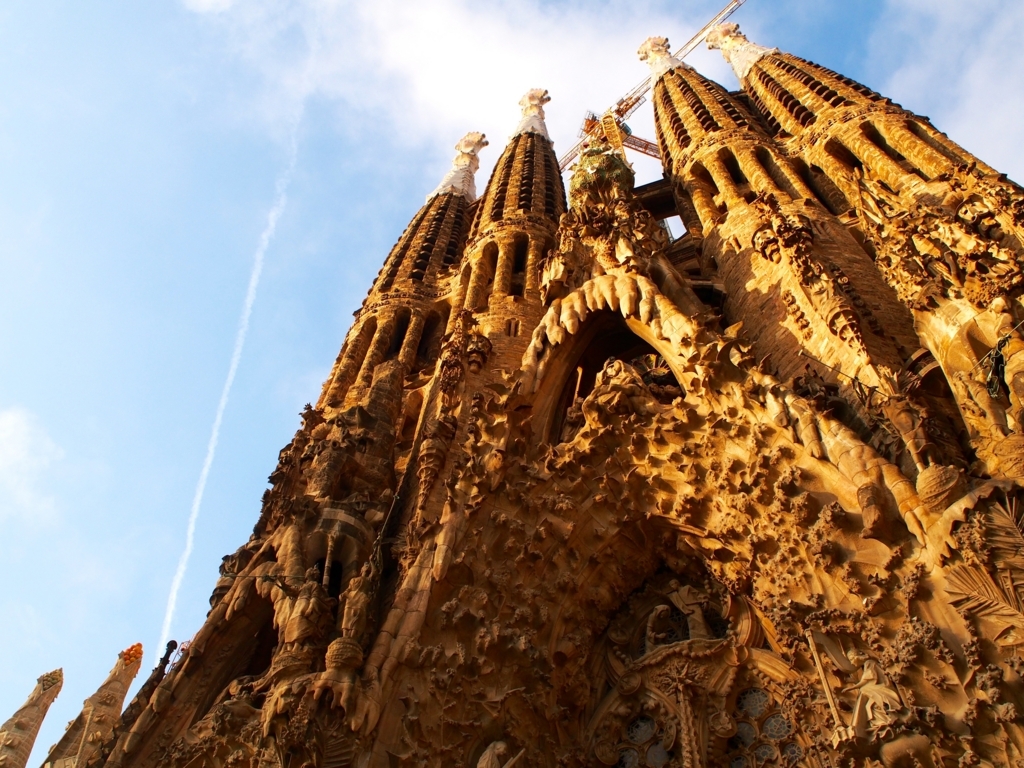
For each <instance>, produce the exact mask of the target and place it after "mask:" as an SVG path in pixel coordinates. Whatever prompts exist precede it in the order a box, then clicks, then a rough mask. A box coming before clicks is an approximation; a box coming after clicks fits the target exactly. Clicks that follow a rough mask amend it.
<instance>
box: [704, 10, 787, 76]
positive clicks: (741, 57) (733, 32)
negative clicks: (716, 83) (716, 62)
mask: <svg viewBox="0 0 1024 768" xmlns="http://www.w3.org/2000/svg"><path fill="white" fill-rule="evenodd" d="M707 44H708V48H711V49H712V50H715V49H716V48H717V49H720V50H721V51H722V55H723V56H724V57H725V60H726V61H728V62H729V64H731V65H732V70H733V72H735V73H736V77H737V78H739V81H740V82H741V83H742V82H743V81H744V80H746V78H747V75H748V74H750V68H751V67H752V66H754V65H755V64H756V63H757V62H758V61H760V60H761V59H763V58H764V57H765V56H768V55H769V54H772V53H778V52H779V49H778V48H765V47H764V46H762V45H758V44H757V43H752V42H750V41H749V40H747V36H746V35H744V34H743V33H742V32H740V25H739V24H732V23H729V24H719V25H718V26H717V27H715V28H714V29H712V30H711V32H710V33H709V34H708V36H707Z"/></svg>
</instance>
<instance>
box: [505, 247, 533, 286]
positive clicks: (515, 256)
mask: <svg viewBox="0 0 1024 768" xmlns="http://www.w3.org/2000/svg"><path fill="white" fill-rule="evenodd" d="M513 247H514V251H513V253H512V282H511V284H510V285H509V289H508V295H509V296H522V295H523V294H524V293H525V292H526V255H527V253H528V251H529V248H530V241H529V239H528V238H526V237H522V236H518V237H516V239H515V241H514V244H513Z"/></svg>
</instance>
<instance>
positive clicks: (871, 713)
mask: <svg viewBox="0 0 1024 768" xmlns="http://www.w3.org/2000/svg"><path fill="white" fill-rule="evenodd" d="M847 656H848V658H849V659H850V662H851V663H852V664H853V665H854V666H855V667H859V668H860V676H859V677H858V678H857V682H855V683H853V684H852V685H848V686H847V687H846V688H844V689H843V690H844V691H846V692H855V693H856V694H857V701H856V702H855V703H854V705H853V720H852V722H851V724H850V727H851V728H853V730H854V732H855V733H856V734H857V735H858V736H860V737H862V738H867V737H868V736H869V735H872V734H874V733H875V732H877V731H878V730H879V729H881V728H884V727H885V726H887V725H890V724H891V723H892V722H893V721H894V720H895V717H894V715H893V712H898V711H899V710H901V709H902V708H903V701H902V700H901V699H900V695H899V692H898V691H897V690H896V689H895V688H894V687H893V685H892V683H891V682H889V677H888V676H887V675H886V673H885V669H884V668H883V667H882V665H881V664H879V663H878V662H877V661H875V660H874V659H872V658H871V657H870V656H868V655H867V654H866V653H863V652H862V651H859V650H857V649H856V648H855V649H853V650H852V651H850V652H849V653H848V654H847Z"/></svg>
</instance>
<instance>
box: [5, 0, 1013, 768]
mask: <svg viewBox="0 0 1024 768" xmlns="http://www.w3.org/2000/svg"><path fill="white" fill-rule="evenodd" d="M721 4H722V0H673V1H672V2H668V1H667V0H666V1H665V2H658V1H657V0H633V1H632V2H624V1H623V2H616V1H612V2H539V0H520V2H517V3H511V2H509V3H488V2H484V1H483V0H473V1H472V2H470V0H437V1H436V2H429V1H428V2H418V3H414V2H399V1H398V0H378V1H377V2H375V3H373V4H372V6H371V5H369V4H354V3H345V2H338V1H336V0H187V2H182V0H152V1H151V2H147V3H129V2H111V1H101V0H92V2H81V1H79V2H70V1H67V0H65V1H64V2H59V1H57V0H6V2H4V3H3V4H2V5H0V94H3V96H2V98H0V372H2V373H0V584H2V585H3V589H2V590H0V616H2V617H3V619H2V621H0V720H3V719H5V718H6V717H7V716H8V715H9V714H10V713H11V712H12V711H13V710H14V709H15V708H16V707H17V706H19V705H20V704H21V703H22V701H23V700H24V698H25V696H26V695H27V694H28V692H29V691H30V690H31V688H32V686H33V685H34V681H35V678H36V677H37V676H38V675H39V674H41V673H42V672H45V671H48V670H50V669H53V668H56V667H58V666H62V667H63V668H64V672H65V685H64V691H63V693H62V694H61V696H60V697H59V698H58V700H57V702H56V704H55V705H54V707H53V708H52V710H51V714H50V717H49V718H48V720H47V723H46V726H45V727H44V730H43V733H42V734H41V735H40V738H39V743H38V745H37V750H36V752H35V755H34V757H33V760H34V761H36V762H39V761H41V759H42V757H43V755H44V750H45V749H46V747H47V746H48V745H49V744H52V743H53V742H55V741H56V740H57V738H58V736H59V734H60V733H61V731H62V729H63V726H64V724H65V723H66V722H67V721H68V720H70V719H72V718H73V717H74V716H75V715H76V714H77V712H78V710H79V708H80V706H81V702H82V700H83V699H84V698H85V697H86V696H88V695H90V694H91V693H92V692H93V691H94V690H95V688H96V686H97V685H98V684H99V682H100V681H101V680H102V679H103V677H104V676H105V675H106V673H107V671H108V670H109V668H110V667H111V666H112V665H113V662H114V659H115V656H116V653H117V652H118V651H119V650H121V649H123V648H125V647H127V646H128V645H130V644H131V643H134V642H136V641H141V642H142V643H143V644H144V645H145V646H146V652H147V655H146V659H145V660H144V662H143V673H142V675H143V676H144V675H145V673H146V671H147V670H148V669H149V668H150V667H151V666H152V664H153V663H154V662H155V658H156V656H157V655H158V653H155V652H156V651H157V650H158V649H157V648H156V644H157V641H158V639H159V635H160V629H161V624H162V620H163V615H164V609H165V605H166V601H167V595H168V589H169V587H170V583H171V580H172V577H173V575H174V571H175V568H176V566H177V563H178V559H179V557H180V554H181V550H182V547H183V545H184V536H185V526H186V522H187V519H188V515H189V508H190V506H191V503H192V498H193V493H194V492H195V485H196V481H197V479H198V477H199V473H200V470H201V468H202V464H203V459H204V456H205V454H206V447H207V441H208V439H209V436H210V429H211V425H212V423H213V418H214V414H215V411H216V408H217V402H218V399H219V397H220V394H221V388H222V387H223V384H224V378H225V376H226V374H227V371H228V365H229V361H230V358H231V353H232V349H233V346H234V344H235V338H236V331H237V327H238V322H239V313H240V311H241V308H242V303H243V300H244V298H245V293H246V286H247V283H248V280H249V276H250V270H251V268H252V263H253V256H254V253H255V251H256V248H257V246H258V245H259V240H260V235H261V233H262V232H263V231H264V229H265V227H266V224H267V216H268V213H269V211H270V209H271V207H272V206H273V205H274V202H275V185H276V184H277V183H278V182H279V180H280V179H281V175H282V173H283V172H284V170H285V168H286V167H287V165H288V162H289V146H290V144H291V142H292V141H294V142H295V146H296V147H297V153H296V162H295V167H294V172H293V174H292V175H291V176H290V184H289V186H288V189H287V202H286V205H285V207H284V209H283V212H282V215H281V217H280V220H279V222H278V226H277V229H276V232H275V234H274V237H273V239H272V241H271V242H270V244H269V247H268V249H267V251H266V254H265V268H264V271H263V274H262V280H261V283H260V285H259V291H258V294H257V297H256V301H255V304H254V306H253V314H252V319H251V326H250V329H249V335H248V338H247V341H246V347H245V350H244V354H243V356H242V358H241V362H240V366H239V368H238V373H237V377H236V379H235V383H234V388H233V391H232V393H231V397H230V400H229V401H228V404H227V408H226V410H225V413H224V421H223V428H222V431H221V435H220V442H219V445H218V449H217V453H216V457H215V460H214V462H213V464H212V466H211V472H210V476H209V483H208V485H207V488H206V494H205V498H204V500H203V504H202V508H201V511H200V516H199V520H198V525H197V529H196V540H195V551H194V553H193V555H192V558H191V562H190V566H189V569H188V571H187V573H186V575H185V578H184V581H183V585H182V592H181V597H180V600H179V603H178V610H177V612H176V615H175V617H174V621H173V624H172V636H173V637H176V638H177V639H179V640H181V639H186V638H187V637H189V636H190V635H191V634H193V633H194V632H195V630H196V629H197V628H198V627H199V625H200V624H201V622H202V620H203V618H204V616H205V612H206V608H207V605H208V604H207V599H208V596H209V592H210V590H211V588H212V586H213V583H214V580H215V576H216V568H217V565H218V564H219V562H220V557H221V556H222V555H223V554H226V553H228V552H231V551H233V550H234V549H235V548H236V547H237V546H239V545H240V544H241V543H243V542H244V541H245V540H246V538H247V537H248V535H249V533H250V531H251V528H252V525H253V523H254V522H255V520H256V517H257V515H258V512H259V502H260V496H261V494H262V492H263V490H264V488H265V487H266V477H267V475H268V474H269V473H270V472H271V471H272V469H273V467H274V464H275V462H276V458H277V453H278V451H279V450H280V449H281V448H282V447H283V446H284V444H285V443H287V442H288V440H290V439H291V436H292V434H293V433H294V430H295V429H296V427H297V426H298V412H299V411H300V410H301V408H302V405H303V403H305V402H307V401H310V400H314V399H315V398H316V396H317V394H318V392H319V387H320V382H321V381H322V380H323V378H324V377H325V376H326V375H327V372H328V370H329V367H330V365H331V363H332V361H333V360H334V358H335V356H336V354H337V352H338V349H339V348H340V345H341V342H342V339H343V337H344V334H345V331H346V330H347V329H348V326H349V324H350V323H351V320H352V312H353V311H354V310H356V309H357V308H358V306H359V303H360V302H361V300H362V298H363V296H365V294H366V290H367V289H368V287H369V285H370V282H371V281H372V279H373V276H374V275H375V274H376V272H377V270H378V268H379V266H380V264H381V262H382V260H383V259H384V257H385V256H386V254H387V252H388V250H389V249H390V247H391V245H392V243H393V242H394V241H395V240H396V239H397V238H398V236H399V234H400V233H401V231H402V229H403V227H404V226H405V224H406V223H407V222H408V220H409V219H410V218H411V216H412V215H413V213H414V212H415V211H416V209H417V208H418V207H419V205H420V204H421V203H422V202H423V198H424V196H425V195H426V194H427V193H428V192H430V190H431V189H433V187H434V186H435V185H436V184H437V182H438V180H439V179H440V177H441V175H442V174H443V173H444V171H445V169H446V168H447V166H448V163H449V161H450V159H451V156H452V155H453V154H454V151H453V149H452V147H453V145H454V143H455V141H456V140H457V139H458V138H459V137H460V136H461V135H462V134H463V133H464V132H466V131H468V130H483V131H485V132H486V133H487V134H488V137H489V138H490V140H491V146H490V147H489V148H488V149H486V150H485V151H484V153H483V154H482V167H481V171H480V174H479V175H478V179H477V182H478V186H479V187H481V188H482V186H483V184H484V183H485V182H486V180H487V176H488V175H489V173H490V168H491V165H492V164H493V162H494V160H495V159H496V157H497V155H498V153H499V152H500V150H501V147H502V145H503V144H504V142H505V139H506V137H507V135H508V133H509V132H510V131H511V130H512V129H513V128H514V126H515V124H516V122H517V119H518V108H517V106H516V102H517V101H518V99H519V97H520V96H521V95H522V93H523V92H525V91H526V90H527V89H528V88H531V87H545V88H548V89H549V90H550V91H551V95H552V98H553V100H552V102H551V104H550V105H549V106H548V116H549V121H548V122H549V126H550V128H551V132H552V135H553V138H554V139H555V142H556V149H559V148H561V149H565V148H566V147H567V146H569V145H570V144H571V143H572V142H573V141H575V135H576V130H577V127H578V124H579V121H580V119H581V117H582V113H583V111H584V110H586V109H593V110H595V111H600V110H601V109H603V108H604V107H606V106H608V105H609V104H611V103H612V102H614V101H615V100H616V99H617V98H618V97H619V96H620V95H621V94H622V93H623V92H625V91H626V90H628V89H629V88H630V87H631V86H633V85H635V84H636V83H637V82H639V81H640V80H641V79H642V78H643V77H644V75H645V67H644V66H643V65H642V64H641V63H640V62H639V61H638V60H637V59H636V56H635V51H636V48H637V47H638V46H639V44H640V43H641V42H642V41H643V39H644V38H645V37H647V36H648V35H652V34H663V35H667V36H668V37H669V38H670V39H671V40H672V42H673V44H674V45H675V46H678V45H681V44H682V43H683V42H685V40H686V38H687V37H689V34H690V33H691V32H692V31H693V30H695V29H696V28H698V27H699V26H701V25H702V24H703V21H704V20H705V19H706V18H707V17H709V16H711V15H712V14H713V13H714V12H715V11H716V10H717V9H718V7H719V5H721ZM962 8H963V6H962V4H961V3H959V2H955V1H954V0H928V1H927V2H926V0H878V1H877V2H875V1H871V0H858V2H855V3H851V2H848V1H847V0H749V2H748V3H747V5H746V6H744V7H743V8H742V9H741V10H740V11H739V12H738V13H737V15H736V16H735V17H734V19H735V20H736V21H738V22H740V23H741V25H742V26H743V28H744V30H745V31H746V32H747V33H748V34H749V35H750V37H751V39H753V40H755V41H756V42H760V43H762V44H765V45H769V46H778V47H780V48H782V49H784V50H788V51H791V52H793V53H796V54H797V55H801V56H804V57H805V58H810V59H812V60H815V61H818V62H820V63H822V64H825V65H827V66H830V67H832V68H833V69H837V70H839V71H842V72H844V73H845V74H847V75H850V76H852V77H855V78H858V79H860V80H862V81H863V82H865V83H867V84H869V85H871V86H872V87H875V88H877V89H879V90H882V91H883V92H884V93H886V94H887V95H889V96H891V97H892V98H894V99H895V100H896V101H899V102H901V103H902V104H904V106H906V107H908V108H911V109H914V110H916V111H919V112H921V113H924V114H928V115H930V116H931V117H932V118H933V120H934V121H935V122H936V124H937V125H939V127H940V128H943V129H944V130H946V131H947V132H949V133H950V134H951V135H952V136H953V138H955V139H957V140H958V141H960V142H961V143H963V144H964V145H966V146H967V147H968V148H969V149H971V150H972V151H974V152H975V153H976V154H978V155H980V156H981V157H983V158H984V159H985V160H987V161H988V162H990V163H993V164H994V165H996V166H997V167H999V168H1000V169H1001V170H1003V171H1006V172H1007V173H1009V174H1010V175H1011V176H1012V177H1015V178H1017V179H1024V152H1022V151H1021V150H1020V146H1021V145H1022V140H1024V120H1022V119H1021V118H1022V117H1024V108H1022V107H1021V104H1022V103H1024V100H1022V96H1024V82H1022V80H1024V75H1022V74H1021V73H1024V53H1022V51H1021V50H1020V46H1019V40H1020V39H1024V6H1021V4H1019V3H1017V2H1012V1H1011V0H976V2H974V3H972V11H971V14H970V15H969V16H964V17H961V14H962ZM690 61H691V63H693V64H694V65H695V66H697V67H698V69H700V70H701V71H702V72H704V73H705V74H708V75H710V76H712V77H715V78H717V79H719V80H720V81H721V82H723V83H724V84H727V85H728V86H729V87H735V85H736V84H735V80H734V79H733V78H732V75H731V73H730V72H729V71H728V69H727V67H726V66H725V64H724V62H722V60H721V58H720V57H719V55H718V54H717V53H715V52H708V51H703V50H702V51H699V52H697V53H695V54H694V56H693V57H692V58H691V60H690ZM631 124H632V125H633V128H634V131H635V132H636V133H637V134H639V135H643V136H646V137H648V138H652V139H653V129H652V128H651V127H650V124H651V119H650V114H649V107H647V108H644V109H642V110H641V112H639V113H637V115H636V117H635V118H634V119H633V120H632V121H631ZM637 167H638V172H639V174H640V176H641V179H640V180H641V181H645V180H652V179H653V178H655V176H656V175H657V173H658V172H657V169H656V168H653V167H652V166H651V165H650V164H643V163H639V162H638V164H637Z"/></svg>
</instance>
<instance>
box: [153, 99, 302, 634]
mask: <svg viewBox="0 0 1024 768" xmlns="http://www.w3.org/2000/svg"><path fill="white" fill-rule="evenodd" d="M300 122H301V117H300V116H299V117H296V118H295V119H294V124H293V127H292V137H291V142H290V146H289V150H288V162H287V165H286V166H285V169H284V170H283V171H282V172H281V174H280V175H279V176H278V178H277V184H276V190H275V195H274V203H273V205H272V206H271V208H270V211H269V212H268V213H267V223H266V225H265V226H264V228H263V232H262V234H260V239H259V243H258V245H257V246H256V251H255V253H254V254H253V263H252V270H251V271H250V273H249V287H248V289H247V290H246V293H245V301H244V302H243V303H242V314H241V317H240V318H239V320H238V330H237V332H236V333H235V346H234V349H233V350H232V352H231V362H230V363H229V365H228V375H227V378H226V379H225V380H224V386H223V388H222V389H221V393H220V400H219V401H218V402H217V412H216V415H215V416H214V419H213V428H212V429H211V430H210V439H209V441H208V442H207V445H206V458H205V459H204V460H203V468H202V470H201V471H200V473H199V481H198V482H197V483H196V490H195V494H194V495H193V497H192V507H191V509H190V510H189V515H188V523H187V525H186V527H185V548H184V550H183V551H182V553H181V557H180V558H179V559H178V567H177V569H176V570H175V572H174V578H173V579H172V581H171V589H170V592H169V593H168V596H167V607H166V609H165V610H164V621H163V626H162V628H161V630H160V642H159V643H157V648H163V647H164V646H165V645H166V644H167V640H168V638H169V637H170V635H171V624H172V622H173V621H174V613H175V610H176V609H177V605H178V594H179V593H180V591H181V585H182V582H183V581H184V579H185V573H186V572H187V571H188V564H189V560H190V559H191V557H192V550H193V548H194V546H195V537H196V524H197V523H198V521H199V511H200V509H201V508H202V505H203V495H204V494H205V493H206V483H207V481H208V480H209V478H210V470H211V469H212V467H213V460H214V458H215V457H216V455H217V443H218V442H219V441H220V429H221V426H222V425H223V423H224V412H225V411H226V410H227V407H228V400H229V398H230V397H231V389H232V387H233V386H234V383H235V376H236V375H237V374H238V366H239V364H240V363H241V361H242V352H243V351H244V349H245V340H246V338H247V337H248V335H249V323H250V321H251V320H252V309H253V305H254V304H255V303H256V291H257V290H258V288H259V285H260V277H261V276H262V275H263V262H264V259H265V257H266V255H267V249H268V248H270V243H271V241H272V240H273V239H274V233H275V232H276V231H277V222H278V220H279V219H280V218H281V214H282V213H284V209H285V206H286V205H287V204H288V186H289V184H290V183H291V180H292V175H293V174H294V172H295V162H296V160H297V157H298V136H299V125H300Z"/></svg>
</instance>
